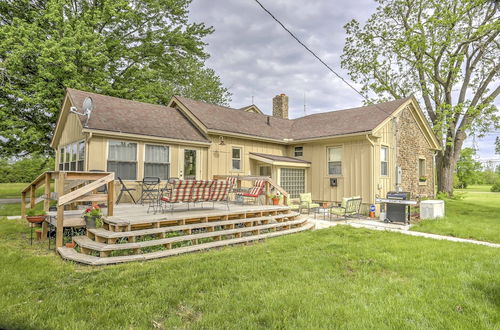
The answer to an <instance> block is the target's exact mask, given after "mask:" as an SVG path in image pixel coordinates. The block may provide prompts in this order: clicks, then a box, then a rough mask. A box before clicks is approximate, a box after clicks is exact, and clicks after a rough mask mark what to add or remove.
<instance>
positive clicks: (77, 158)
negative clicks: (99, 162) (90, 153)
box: [59, 140, 85, 171]
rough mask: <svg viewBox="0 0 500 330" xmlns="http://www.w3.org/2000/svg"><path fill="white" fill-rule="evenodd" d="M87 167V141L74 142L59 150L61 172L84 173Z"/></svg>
mask: <svg viewBox="0 0 500 330" xmlns="http://www.w3.org/2000/svg"><path fill="white" fill-rule="evenodd" d="M84 165H85V141H83V140H82V141H78V142H74V143H71V144H68V145H65V146H62V147H60V148H59V170H60V171H83V170H84Z"/></svg>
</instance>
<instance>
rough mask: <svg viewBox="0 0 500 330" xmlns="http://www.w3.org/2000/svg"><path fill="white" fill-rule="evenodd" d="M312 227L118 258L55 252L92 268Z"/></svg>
mask: <svg viewBox="0 0 500 330" xmlns="http://www.w3.org/2000/svg"><path fill="white" fill-rule="evenodd" d="M313 227H314V224H312V223H306V224H305V225H304V226H302V227H297V228H292V229H286V230H280V231H276V232H270V233H265V234H259V235H252V236H246V237H241V238H232V239H227V240H222V241H214V242H210V243H203V244H197V245H191V246H185V247H180V248H176V249H170V250H163V251H157V252H151V253H145V254H136V255H128V256H119V257H95V256H90V255H85V254H82V253H78V252H77V251H75V250H74V249H71V248H67V247H60V248H58V249H57V251H58V252H59V254H60V255H61V257H62V258H63V259H67V260H72V261H76V262H79V263H83V264H88V265H94V266H98V265H109V264H117V263H124V262H130V261H143V260H151V259H157V258H164V257H169V256H174V255H179V254H183V253H189V252H195V251H200V250H205V249H212V248H217V247H222V246H228V245H233V244H241V243H246V242H251V241H256V240H261V239H266V238H271V237H276V236H282V235H287V234H293V233H298V232H302V231H306V230H310V229H312V228H313Z"/></svg>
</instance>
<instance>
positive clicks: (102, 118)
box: [67, 88, 210, 142]
mask: <svg viewBox="0 0 500 330" xmlns="http://www.w3.org/2000/svg"><path fill="white" fill-rule="evenodd" d="M67 93H68V95H69V97H70V98H71V101H72V103H73V105H74V106H76V107H77V108H78V110H79V111H82V109H81V107H82V104H83V100H84V99H85V98H86V97H87V96H89V97H91V98H92V101H93V106H94V107H93V110H92V114H91V116H90V120H89V122H88V128H90V129H97V130H104V131H113V132H122V133H131V134H141V135H148V136H156V137H162V138H172V139H177V140H188V141H196V142H210V141H209V140H208V139H206V138H205V137H204V136H203V134H202V133H201V132H200V131H199V130H198V129H197V128H196V127H195V126H193V125H192V124H191V122H190V121H189V120H187V119H186V117H184V115H183V114H182V113H181V112H180V111H179V110H177V109H174V108H170V107H166V106H162V105H155V104H149V103H143V102H137V101H131V100H126V99H121V98H117V97H112V96H106V95H101V94H95V93H90V92H84V91H80V90H76V89H71V88H68V90H67ZM78 117H79V118H80V120H81V122H82V126H83V124H84V123H85V120H86V118H85V117H83V116H78Z"/></svg>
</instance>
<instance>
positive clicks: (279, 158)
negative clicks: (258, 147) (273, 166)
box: [250, 152, 311, 164]
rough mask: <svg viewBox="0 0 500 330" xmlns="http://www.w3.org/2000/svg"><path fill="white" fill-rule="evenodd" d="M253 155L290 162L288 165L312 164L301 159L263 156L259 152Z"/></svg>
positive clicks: (252, 153)
mask: <svg viewBox="0 0 500 330" xmlns="http://www.w3.org/2000/svg"><path fill="white" fill-rule="evenodd" d="M250 154H251V155H255V156H259V157H262V158H267V159H270V160H273V161H276V162H288V163H305V164H310V163H311V162H308V161H307V160H303V159H299V158H294V157H286V156H276V155H269V154H261V153H259V152H250Z"/></svg>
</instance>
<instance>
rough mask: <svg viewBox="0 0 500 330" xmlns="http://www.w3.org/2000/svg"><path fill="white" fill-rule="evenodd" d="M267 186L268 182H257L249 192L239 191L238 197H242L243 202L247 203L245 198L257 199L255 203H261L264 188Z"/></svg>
mask: <svg viewBox="0 0 500 330" xmlns="http://www.w3.org/2000/svg"><path fill="white" fill-rule="evenodd" d="M265 185H266V180H255V182H254V183H253V187H252V188H250V190H249V191H247V192H244V191H239V192H237V193H236V196H241V197H242V198H243V202H242V203H244V202H245V197H250V198H254V199H255V203H257V202H259V203H260V201H259V197H260V195H262V192H263V190H264V186H265Z"/></svg>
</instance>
